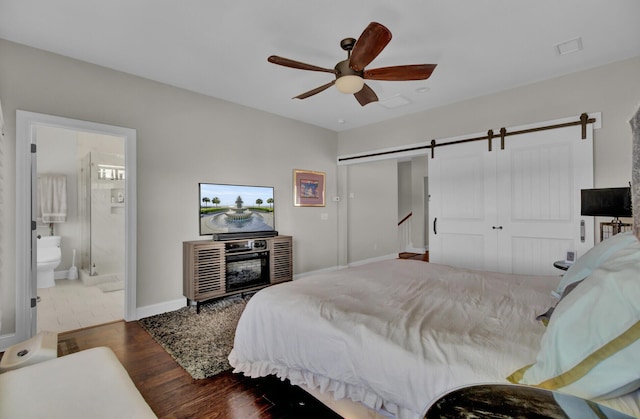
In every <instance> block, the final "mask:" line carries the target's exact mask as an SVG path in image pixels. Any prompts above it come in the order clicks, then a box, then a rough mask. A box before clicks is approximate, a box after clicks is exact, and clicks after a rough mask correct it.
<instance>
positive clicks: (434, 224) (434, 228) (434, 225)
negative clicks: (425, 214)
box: [433, 217, 438, 234]
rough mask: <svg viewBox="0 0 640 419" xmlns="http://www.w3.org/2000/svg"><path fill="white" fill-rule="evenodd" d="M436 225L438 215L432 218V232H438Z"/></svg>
mask: <svg viewBox="0 0 640 419" xmlns="http://www.w3.org/2000/svg"><path fill="white" fill-rule="evenodd" d="M437 225H438V217H436V218H434V219H433V234H438V230H437V229H436V226H437Z"/></svg>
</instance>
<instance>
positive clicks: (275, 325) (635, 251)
mask: <svg viewBox="0 0 640 419" xmlns="http://www.w3.org/2000/svg"><path fill="white" fill-rule="evenodd" d="M619 236H620V237H619V238H618V239H617V241H616V243H620V242H623V244H618V245H617V247H616V246H609V247H607V249H605V251H603V249H602V247H600V246H596V248H594V249H599V250H598V251H597V252H594V253H595V254H596V257H593V255H592V257H587V255H588V254H585V257H584V259H585V260H588V261H593V260H594V259H597V261H596V262H597V263H596V262H593V263H591V264H588V263H586V262H585V263H578V262H580V260H579V261H578V262H576V264H575V265H574V266H572V267H571V268H570V270H569V271H567V275H565V277H563V278H562V280H561V278H560V276H547V277H541V276H525V275H508V274H499V273H489V272H480V271H471V270H465V269H458V268H453V267H449V266H444V265H437V264H433V263H424V262H421V261H414V260H400V259H393V260H386V261H380V262H374V263H370V264H366V265H362V266H358V267H352V268H347V269H344V270H339V271H334V272H329V273H324V274H318V275H314V276H309V277H306V278H302V279H299V280H296V281H293V282H290V283H286V284H280V285H277V286H273V287H269V288H265V289H263V290H261V291H260V292H258V293H257V294H256V295H255V296H254V297H253V298H252V299H251V300H250V301H249V303H248V305H247V307H246V309H245V311H244V313H243V314H242V316H241V318H240V321H239V323H238V328H237V330H236V337H235V342H234V348H233V350H232V352H231V354H230V355H229V361H230V363H231V365H232V366H233V367H234V371H235V372H238V373H244V374H245V375H248V376H251V377H260V376H266V375H270V374H275V375H277V376H279V377H281V378H283V379H285V378H286V379H289V380H290V381H291V383H293V384H296V385H300V386H303V387H306V388H309V389H312V390H314V391H316V392H320V393H322V394H331V395H332V397H333V398H334V399H350V400H352V401H355V402H359V403H361V404H363V405H365V406H366V407H368V408H369V409H372V410H374V411H379V412H388V413H390V414H391V415H395V417H397V418H398V419H416V418H421V417H422V416H423V415H424V412H425V410H426V408H427V407H428V405H429V404H430V403H431V401H433V400H435V399H436V398H437V397H439V396H441V395H442V394H444V393H446V392H447V391H448V390H451V389H454V388H458V387H460V386H463V385H469V384H477V383H508V381H507V377H509V380H510V381H511V382H514V383H520V384H537V382H536V383H534V382H532V380H534V381H535V380H542V379H543V378H540V377H543V376H544V373H545V371H544V369H545V368H547V369H548V368H552V369H553V368H556V369H557V368H558V365H557V363H556V364H553V365H546V364H545V361H546V360H547V358H549V356H548V353H556V354H557V353H559V354H560V358H562V354H566V353H567V351H565V350H564V349H563V348H561V347H559V346H557V345H558V343H557V342H556V341H553V342H550V341H551V340H550V339H549V338H548V337H549V336H550V335H552V334H554V333H555V332H556V331H557V329H559V328H561V327H563V328H567V327H568V328H569V330H571V329H574V330H577V329H579V328H584V329H591V326H590V325H587V326H584V325H582V326H580V325H576V323H575V322H578V323H579V322H581V321H583V320H584V319H577V320H576V319H573V317H576V313H571V310H567V309H566V307H565V306H571V307H574V306H580V307H584V305H582V306H581V305H580V304H577V303H575V302H572V299H573V300H580V299H581V297H582V295H587V294H588V297H589V298H593V297H592V294H593V293H594V292H595V293H596V295H598V293H600V294H601V293H602V292H603V291H602V290H601V289H598V287H597V285H596V289H595V290H592V288H593V287H591V286H589V284H588V283H589V281H591V282H594V283H596V284H598V283H599V282H602V279H601V278H597V276H598V275H597V273H598V272H600V271H602V270H603V269H604V272H605V274H607V275H609V276H610V270H611V266H609V265H607V263H610V264H614V263H615V266H622V267H623V268H624V269H626V270H627V271H629V270H630V272H631V273H632V274H635V276H634V275H631V279H629V278H626V279H625V280H624V281H623V282H624V283H625V284H626V285H625V287H626V288H625V291H624V292H625V294H627V295H626V296H622V297H621V296H620V295H618V294H619V292H617V291H615V292H613V294H615V295H616V296H614V297H613V298H622V299H624V300H625V301H624V304H618V303H612V302H611V301H607V303H608V304H616V306H617V307H619V310H618V311H620V312H617V313H616V315H617V316H621V317H624V313H622V312H623V311H625V310H626V312H628V313H626V316H627V317H629V319H626V320H628V321H627V322H626V323H624V324H623V325H622V326H621V327H623V328H624V327H627V326H628V325H629V324H632V325H633V321H634V319H635V321H636V322H637V321H638V319H639V317H640V316H639V315H638V313H640V306H639V305H638V304H639V303H638V301H640V292H639V291H638V288H640V287H638V280H639V278H640V275H638V272H640V257H637V256H638V255H640V243H638V241H637V240H636V239H635V238H634V237H633V236H629V235H626V237H627V239H626V241H625V240H622V239H624V236H623V235H619ZM614 237H616V236H614ZM629 237H631V239H629ZM604 244H607V243H604ZM634 246H635V247H634ZM621 252H622V256H626V257H628V259H629V258H630V259H631V261H629V262H627V263H626V265H625V263H622V264H621V262H620V259H619V255H620V253H621ZM625 252H626V253H625ZM612 255H614V256H616V257H618V259H616V260H615V261H613V262H612V261H611V260H610V259H611V258H612V257H613V256H612ZM629 255H631V257H629ZM634 257H635V259H634ZM581 259H582V258H581ZM592 265H593V266H592ZM585 266H586V268H585ZM573 268H576V269H573ZM624 269H623V270H624ZM576 272H577V273H576ZM570 273H571V275H569V274H570ZM627 273H628V272H627ZM581 276H582V277H581ZM567 277H568V278H569V279H565V278H567ZM579 277H581V279H580V280H578V279H575V278H579ZM585 277H586V279H585ZM592 277H593V278H595V279H593V280H591V278H592ZM570 278H574V279H575V280H574V281H573V283H574V284H575V283H576V282H577V283H579V285H578V286H575V287H568V288H571V289H573V291H571V293H569V294H568V295H567V296H566V298H565V297H563V298H562V299H561V300H560V302H558V298H557V296H558V295H561V294H563V291H564V290H562V289H561V286H562V287H567V285H568V284H569V283H571V280H570ZM633 278H635V288H633V287H634V286H633V281H634V279H633ZM580 281H582V283H580ZM625 281H626V282H625ZM608 282H611V281H608ZM613 282H614V283H615V282H616V281H613ZM585 284H586V285H585ZM629 284H631V285H629ZM618 291H619V290H618ZM554 293H555V294H554ZM554 295H556V297H554ZM627 297H628V299H630V300H633V299H635V302H633V301H632V302H630V303H629V302H628V301H627V300H626V298H627ZM584 298H587V297H584ZM605 300H606V299H605ZM589 303H590V304H592V303H593V301H590V302H589ZM625 304H626V305H625ZM594 306H597V304H595V305H594V304H592V305H591V307H589V305H587V307H589V308H587V310H588V311H589V312H594V308H593V307H594ZM550 307H555V312H553V314H552V315H551V318H550V319H549V322H548V325H547V326H545V324H543V322H542V321H540V320H539V319H537V316H538V315H540V314H541V313H544V312H547V310H548V309H549V308H550ZM598 310H600V308H598V307H595V312H596V313H599V312H598ZM605 310H606V308H605ZM565 313H571V315H568V314H565ZM572 316H573V317H572ZM578 317H579V316H578ZM582 317H587V318H590V316H582ZM604 317H605V318H606V317H607V316H606V315H605V316H604ZM565 318H569V320H568V323H569V324H568V325H567V324H566V323H567V322H564V320H565ZM587 320H588V319H587ZM572 321H573V323H571V322H572ZM639 325H640V323H639ZM609 326H611V325H610V324H609V325H607V326H605V329H606V328H607V327H609ZM598 327H600V326H598ZM611 328H612V327H609V329H611ZM613 329H615V330H617V329H616V327H613ZM598 330H600V329H598ZM625 330H626V329H625ZM563 332H566V330H563ZM607 333H609V332H607ZM604 334H606V333H604ZM565 335H566V333H562V334H561V337H560V338H557V339H556V340H558V339H559V340H562V339H563V337H564V336H565ZM599 335H600V334H599ZM554 336H555V335H554ZM636 338H637V337H636ZM553 344H555V345H556V347H550V345H553ZM579 344H580V342H573V341H572V342H571V345H579ZM586 346H588V345H585V347H586ZM571 352H584V350H583V349H580V350H576V349H575V346H574V347H572V350H571ZM621 352H624V353H625V354H626V355H628V357H627V358H624V359H623V360H622V361H620V362H626V363H628V362H635V361H637V362H635V363H636V365H640V359H638V355H640V343H638V341H637V340H634V341H632V342H631V343H630V344H628V345H627V346H626V347H625V348H623V350H621ZM629 357H631V360H630V359H628V358H629ZM570 362H573V361H570ZM606 367H607V369H608V368H609V367H611V365H609V364H607V365H606ZM617 367H618V366H617V365H614V366H613V368H617ZM634 368H635V369H634ZM596 369H597V368H596ZM623 369H624V368H623ZM539 370H543V371H539ZM625 370H628V368H627V369H625ZM614 371H615V372H616V373H615V374H617V373H618V372H619V371H620V369H617V370H616V369H614ZM536 374H537V375H536ZM615 374H614V375H615ZM628 375H630V376H631V379H630V382H626V383H624V385H621V386H619V387H621V389H620V390H617V392H616V391H612V390H611V388H607V389H606V390H603V391H605V392H606V394H604V396H605V397H607V400H604V401H602V403H603V404H606V405H608V406H610V407H613V408H614V409H618V410H621V411H623V412H626V413H630V414H632V415H634V416H636V417H639V416H640V408H639V406H640V396H639V394H638V391H637V390H635V389H637V387H638V385H640V382H638V378H636V379H635V381H634V380H633V376H634V375H635V377H640V371H638V370H637V367H631V370H630V371H629V373H628ZM531 376H533V378H532V377H531ZM600 379H601V377H600V376H599V377H598V378H597V380H600ZM578 381H580V380H578ZM547 388H548V387H547ZM555 389H558V390H560V391H564V390H565V388H561V387H556V388H555ZM570 392H572V393H573V394H575V393H576V391H575V390H573V389H571V391H570ZM578 393H579V392H578ZM580 395H581V396H585V394H580ZM588 395H589V398H593V399H598V401H600V399H599V397H591V394H588ZM596 396H599V395H597V394H596ZM611 397H614V398H611Z"/></svg>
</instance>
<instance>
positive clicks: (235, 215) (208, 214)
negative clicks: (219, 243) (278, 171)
mask: <svg viewBox="0 0 640 419" xmlns="http://www.w3.org/2000/svg"><path fill="white" fill-rule="evenodd" d="M199 190H200V195H199V208H200V235H201V236H206V235H214V234H226V233H253V232H256V233H260V232H271V231H275V217H274V201H273V187H269V186H246V185H226V184H216V183H200V184H199Z"/></svg>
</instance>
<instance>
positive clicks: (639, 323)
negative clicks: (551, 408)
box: [508, 236, 640, 399]
mask: <svg viewBox="0 0 640 419" xmlns="http://www.w3.org/2000/svg"><path fill="white" fill-rule="evenodd" d="M631 237H633V239H634V240H635V242H634V243H632V245H628V246H626V247H625V248H624V249H621V250H618V251H617V252H616V253H614V254H613V255H612V256H611V257H610V258H609V259H608V260H607V261H606V262H604V263H602V264H601V265H600V267H598V268H597V269H595V270H594V271H593V272H592V274H591V275H590V276H589V277H588V278H586V279H585V280H584V281H583V282H582V283H580V284H579V285H578V286H577V287H576V288H575V289H574V290H573V291H572V292H571V293H569V294H568V295H567V296H566V297H565V298H564V299H562V300H561V301H560V302H559V303H558V305H557V307H556V308H555V311H554V313H553V316H552V317H551V320H550V321H549V324H548V326H547V329H546V330H545V333H544V335H543V337H542V341H541V348H540V352H539V353H538V356H537V358H536V362H535V364H533V365H530V366H526V367H524V368H521V369H520V370H518V371H516V372H515V373H513V374H512V375H511V376H509V377H508V380H509V381H511V382H514V383H521V384H529V385H534V386H538V387H542V388H545V389H549V390H557V389H559V390H560V391H562V392H565V393H570V394H574V395H576V396H579V397H582V398H585V399H598V398H603V399H606V398H611V397H618V396H621V395H623V394H626V393H628V392H631V391H634V390H636V389H638V388H640V242H639V241H638V240H636V239H635V237H634V236H631Z"/></svg>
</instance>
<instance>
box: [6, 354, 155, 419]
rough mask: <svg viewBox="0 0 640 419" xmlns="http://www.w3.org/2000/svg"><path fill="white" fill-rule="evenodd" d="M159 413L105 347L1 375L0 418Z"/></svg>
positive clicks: (153, 416)
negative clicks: (153, 409)
mask: <svg viewBox="0 0 640 419" xmlns="http://www.w3.org/2000/svg"><path fill="white" fill-rule="evenodd" d="M155 417H156V416H155V414H154V413H153V411H152V410H151V408H150V407H149V405H148V404H147V403H146V402H145V400H144V398H143V397H142V395H141V394H140V392H139V391H138V389H137V388H136V386H135V385H134V384H133V381H131V378H130V377H129V374H128V373H127V371H126V370H125V369H124V367H123V366H122V364H121V363H120V361H118V358H117V357H116V356H115V354H114V353H113V351H112V350H111V349H109V348H106V347H99V348H93V349H87V350H85V351H80V352H76V353H74V354H71V355H66V356H63V357H60V358H55V359H51V360H48V361H44V362H40V363H37V364H33V365H29V366H26V367H22V368H18V369H15V370H11V371H7V372H5V373H2V374H0V418H118V419H120V418H136V419H139V418H155Z"/></svg>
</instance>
